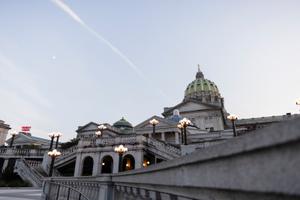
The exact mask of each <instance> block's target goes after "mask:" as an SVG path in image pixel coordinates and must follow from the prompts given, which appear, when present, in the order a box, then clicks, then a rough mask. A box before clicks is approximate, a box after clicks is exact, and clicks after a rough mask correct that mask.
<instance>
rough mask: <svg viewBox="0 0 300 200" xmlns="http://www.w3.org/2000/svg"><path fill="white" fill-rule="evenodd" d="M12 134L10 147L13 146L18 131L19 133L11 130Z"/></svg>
mask: <svg viewBox="0 0 300 200" xmlns="http://www.w3.org/2000/svg"><path fill="white" fill-rule="evenodd" d="M10 134H11V141H10V145H9V147H10V148H11V147H12V146H13V143H14V140H15V137H16V135H17V134H18V133H17V131H11V132H10Z"/></svg>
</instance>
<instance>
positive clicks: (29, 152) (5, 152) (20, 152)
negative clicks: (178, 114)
mask: <svg viewBox="0 0 300 200" xmlns="http://www.w3.org/2000/svg"><path fill="white" fill-rule="evenodd" d="M46 151H47V150H45V149H15V148H5V149H0V157H2V158H23V157H27V158H30V157H32V158H43V155H44V153H45V152H46Z"/></svg>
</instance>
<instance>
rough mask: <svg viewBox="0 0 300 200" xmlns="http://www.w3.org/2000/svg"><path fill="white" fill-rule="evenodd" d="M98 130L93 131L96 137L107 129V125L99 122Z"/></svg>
mask: <svg viewBox="0 0 300 200" xmlns="http://www.w3.org/2000/svg"><path fill="white" fill-rule="evenodd" d="M98 128H99V130H98V131H96V132H95V134H96V136H97V137H100V136H101V135H102V132H103V131H104V130H105V129H107V127H106V126H105V125H104V124H101V125H100V126H98Z"/></svg>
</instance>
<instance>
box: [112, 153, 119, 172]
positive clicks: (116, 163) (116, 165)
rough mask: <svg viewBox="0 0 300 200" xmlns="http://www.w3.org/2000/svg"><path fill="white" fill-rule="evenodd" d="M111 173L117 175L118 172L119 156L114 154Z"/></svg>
mask: <svg viewBox="0 0 300 200" xmlns="http://www.w3.org/2000/svg"><path fill="white" fill-rule="evenodd" d="M112 157H113V164H114V166H113V173H118V172H119V154H117V153H114V154H113V156H112Z"/></svg>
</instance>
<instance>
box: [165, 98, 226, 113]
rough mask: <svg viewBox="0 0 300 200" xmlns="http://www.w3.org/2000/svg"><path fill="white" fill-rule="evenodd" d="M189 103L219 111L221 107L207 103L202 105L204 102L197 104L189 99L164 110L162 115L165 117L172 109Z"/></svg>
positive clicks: (196, 101)
mask: <svg viewBox="0 0 300 200" xmlns="http://www.w3.org/2000/svg"><path fill="white" fill-rule="evenodd" d="M189 102H193V103H196V104H199V105H205V106H207V107H210V108H211V109H221V108H222V107H221V106H218V105H214V104H209V103H204V102H199V101H198V100H195V99H189V100H186V101H183V102H181V103H179V104H177V105H176V106H174V107H169V108H165V110H164V112H163V113H162V115H163V116H167V115H168V114H169V113H170V112H173V110H174V109H177V108H179V107H180V106H182V105H184V104H187V103H189Z"/></svg>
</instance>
